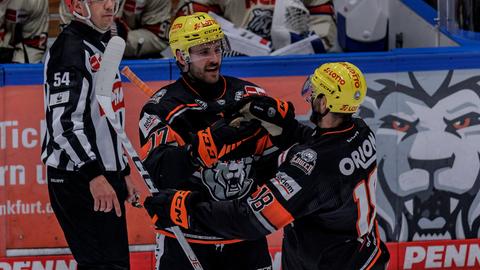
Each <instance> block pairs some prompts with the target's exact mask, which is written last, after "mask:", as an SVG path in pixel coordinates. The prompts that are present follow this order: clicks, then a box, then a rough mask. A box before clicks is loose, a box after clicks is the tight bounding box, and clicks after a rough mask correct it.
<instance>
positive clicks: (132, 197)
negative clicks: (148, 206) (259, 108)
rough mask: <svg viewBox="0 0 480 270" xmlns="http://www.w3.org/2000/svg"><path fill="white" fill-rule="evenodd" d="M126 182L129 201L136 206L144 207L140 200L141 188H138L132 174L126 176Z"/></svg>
mask: <svg viewBox="0 0 480 270" xmlns="http://www.w3.org/2000/svg"><path fill="white" fill-rule="evenodd" d="M125 184H126V185H127V191H128V196H127V200H126V201H127V202H129V203H131V204H132V205H133V206H134V207H142V205H141V204H140V202H139V201H138V200H139V199H140V190H139V189H138V188H137V186H136V185H135V183H133V181H132V178H131V177H130V175H127V176H125Z"/></svg>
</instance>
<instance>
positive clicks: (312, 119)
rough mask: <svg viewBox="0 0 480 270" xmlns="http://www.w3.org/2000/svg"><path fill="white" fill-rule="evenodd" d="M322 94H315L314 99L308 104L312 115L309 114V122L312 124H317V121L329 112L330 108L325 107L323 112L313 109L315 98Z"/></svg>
mask: <svg viewBox="0 0 480 270" xmlns="http://www.w3.org/2000/svg"><path fill="white" fill-rule="evenodd" d="M322 96H323V95H322V94H320V95H319V96H317V97H316V98H315V99H312V101H310V105H311V107H312V115H310V122H312V123H313V124H315V125H317V124H318V122H320V121H321V120H322V118H323V117H325V115H327V114H328V113H329V112H330V109H329V108H326V109H325V111H324V112H323V113H320V112H317V111H316V110H315V106H314V104H313V103H314V102H315V100H316V99H317V98H321V97H322Z"/></svg>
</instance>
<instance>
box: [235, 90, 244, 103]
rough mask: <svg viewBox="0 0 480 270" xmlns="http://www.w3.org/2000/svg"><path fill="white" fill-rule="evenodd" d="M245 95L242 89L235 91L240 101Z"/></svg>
mask: <svg viewBox="0 0 480 270" xmlns="http://www.w3.org/2000/svg"><path fill="white" fill-rule="evenodd" d="M242 97H243V92H242V91H237V92H235V101H239V100H240V99H242Z"/></svg>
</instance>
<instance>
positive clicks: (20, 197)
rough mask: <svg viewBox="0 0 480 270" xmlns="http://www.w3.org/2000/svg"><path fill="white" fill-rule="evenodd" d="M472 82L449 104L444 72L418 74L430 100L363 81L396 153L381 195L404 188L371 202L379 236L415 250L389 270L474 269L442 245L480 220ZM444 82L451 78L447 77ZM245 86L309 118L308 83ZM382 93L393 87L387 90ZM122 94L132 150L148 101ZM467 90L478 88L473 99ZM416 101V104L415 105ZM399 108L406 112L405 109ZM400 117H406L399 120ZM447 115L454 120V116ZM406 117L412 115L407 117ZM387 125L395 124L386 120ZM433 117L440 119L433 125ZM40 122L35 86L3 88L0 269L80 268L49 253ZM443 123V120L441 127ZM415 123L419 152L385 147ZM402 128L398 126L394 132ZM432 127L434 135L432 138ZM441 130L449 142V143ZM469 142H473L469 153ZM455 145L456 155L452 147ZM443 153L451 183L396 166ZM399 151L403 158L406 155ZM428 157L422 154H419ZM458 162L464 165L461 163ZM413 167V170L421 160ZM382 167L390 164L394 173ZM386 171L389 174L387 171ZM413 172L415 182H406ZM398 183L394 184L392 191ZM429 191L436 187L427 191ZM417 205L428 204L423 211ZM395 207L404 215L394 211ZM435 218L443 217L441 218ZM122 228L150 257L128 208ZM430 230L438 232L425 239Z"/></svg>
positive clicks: (147, 265)
mask: <svg viewBox="0 0 480 270" xmlns="http://www.w3.org/2000/svg"><path fill="white" fill-rule="evenodd" d="M452 72H453V71H452ZM455 72H457V71H455ZM449 74H450V73H449ZM458 74H460V75H461V76H459V75H458ZM472 74H473V73H471V72H469V71H464V72H463V73H462V72H458V73H456V76H457V77H455V76H453V78H455V80H454V82H457V81H462V80H463V81H462V84H461V85H460V86H458V84H457V85H456V86H455V87H457V88H459V89H460V90H462V91H460V90H458V89H457V88H455V89H456V90H455V91H457V92H458V93H457V94H455V95H454V94H452V93H453V92H452V91H453V90H451V89H450V88H448V87H445V89H443V88H441V87H442V85H448V83H444V84H442V85H440V86H436V85H434V83H433V82H436V81H439V82H441V81H442V80H443V79H442V78H443V77H441V75H442V74H441V73H440V72H437V73H435V74H433V73H431V74H430V73H429V74H428V76H426V75H425V76H424V74H420V75H422V76H424V77H421V76H420V75H419V78H420V79H421V81H422V83H423V84H425V87H423V88H422V89H427V90H429V91H432V90H431V89H435V87H437V88H438V87H440V88H439V89H440V90H438V91H437V92H438V93H439V94H433V92H432V93H430V92H429V91H426V90H422V89H420V88H419V86H418V84H417V83H413V82H412V83H407V82H408V80H410V79H412V78H414V76H413V75H412V74H406V73H405V74H369V75H370V76H369V78H368V83H369V87H371V88H369V93H370V94H369V95H372V96H371V97H369V99H368V100H367V102H365V104H364V106H366V108H367V109H369V110H365V112H367V113H370V112H371V113H370V114H369V115H366V116H365V117H364V118H370V119H371V121H372V123H374V124H376V125H377V128H378V129H380V131H381V132H380V133H378V135H377V144H378V145H379V148H380V147H381V145H380V144H379V142H381V140H382V137H383V141H384V142H388V143H390V144H388V146H389V149H390V150H391V151H393V153H390V154H388V151H386V152H387V154H384V155H382V156H381V157H379V158H382V159H388V158H390V159H391V160H387V161H384V162H383V163H382V164H383V165H384V167H385V168H384V170H383V172H386V173H384V175H383V177H384V178H385V180H386V181H384V182H381V184H382V185H383V187H382V188H383V189H386V188H391V189H392V191H395V192H396V191H398V190H397V187H401V188H403V189H402V190H401V192H399V193H398V194H395V196H391V193H392V192H389V193H388V194H389V196H390V197H391V199H392V202H391V206H389V207H384V205H385V202H386V201H387V200H388V199H390V197H389V196H386V195H383V196H377V198H379V199H382V203H383V204H382V205H380V204H379V207H383V208H382V211H379V212H378V214H379V215H378V216H379V219H380V218H383V223H382V224H381V226H383V228H384V230H383V233H384V234H386V235H389V236H390V237H391V238H390V239H389V241H394V240H395V239H396V241H413V242H400V243H393V242H392V243H388V248H389V250H390V253H391V261H390V265H389V269H390V270H394V269H480V241H479V239H472V240H439V239H442V238H443V239H446V238H448V237H451V238H455V237H457V238H461V237H463V238H472V237H476V235H478V224H479V223H478V216H479V215H478V213H479V212H480V211H479V210H478V209H480V208H479V204H480V203H478V202H479V201H480V196H478V197H477V196H476V194H478V192H476V191H477V190H478V185H477V184H476V183H477V179H479V178H478V170H477V171H474V172H472V173H466V172H469V170H470V169H471V168H473V169H471V170H474V169H475V168H478V166H479V165H478V152H477V150H475V149H473V148H475V147H470V145H473V146H475V142H477V145H478V140H477V139H475V138H472V139H471V141H468V140H466V139H468V138H469V137H468V136H473V135H478V134H479V133H478V130H477V129H478V126H479V124H478V121H477V120H478V119H477V120H475V119H476V118H475V117H476V116H477V114H475V113H474V112H476V111H477V106H478V104H480V103H478V100H479V97H480V95H479V94H477V92H478V93H480V90H478V91H477V88H478V84H477V80H472V79H470V78H469V77H470V76H472ZM464 77H465V78H466V79H465V78H464ZM446 78H452V76H451V74H450V75H448V76H446ZM407 79H408V80H407ZM420 79H419V80H420ZM247 80H249V81H251V82H254V83H256V84H258V85H259V86H261V87H263V88H265V90H266V91H267V93H269V94H270V95H272V96H275V97H278V98H282V99H286V100H290V101H292V102H293V103H294V105H295V109H296V114H297V117H300V118H303V119H305V118H306V116H307V115H308V110H309V105H308V104H307V103H306V102H305V101H304V100H303V99H302V98H301V96H300V94H299V91H300V89H301V87H302V85H303V83H304V80H305V76H292V77H268V78H247ZM445 80H446V79H445ZM397 81H398V82H397ZM429 81H432V82H431V83H430V82H429ZM427 82H428V83H429V84H427ZM167 83H169V81H158V82H149V83H148V85H149V86H150V87H152V88H153V89H159V88H161V86H163V85H166V84H167ZM400 83H401V84H404V85H412V87H413V86H416V87H417V88H418V89H413V88H412V89H410V88H407V87H405V86H402V87H403V88H400V89H404V90H403V91H404V93H402V96H400V98H404V99H405V100H403V99H400V98H399V97H398V96H397V95H398V93H397V92H398V91H396V89H395V88H394V87H393V86H396V85H397V84H400ZM384 85H387V86H389V87H390V88H389V87H384ZM434 86H435V87H434ZM123 87H124V89H125V100H126V112H127V114H126V115H127V118H126V131H127V134H128V136H129V138H130V140H131V141H132V143H133V144H134V146H135V147H136V148H137V149H138V116H139V113H140V109H141V107H142V105H143V104H144V102H145V101H146V99H147V97H146V96H145V95H144V94H143V93H142V92H141V91H140V90H138V89H136V87H135V86H134V85H132V84H130V83H124V85H123ZM475 87H477V88H475ZM377 88H378V89H377ZM405 89H406V90H405ZM452 89H453V88H452ZM465 89H466V90H465ZM468 89H475V91H476V92H474V94H475V95H474V94H472V91H470V90H468ZM394 90H395V91H394ZM416 93H420V94H421V95H420V94H418V96H415V95H414V94H416ZM373 94H375V95H373ZM392 96H393V97H392ZM393 101H395V102H393ZM464 103H465V104H464ZM392 104H393V105H392ZM452 104H453V105H452ZM402 106H409V107H406V108H403V107H402ZM450 106H454V108H453V109H452V108H450ZM443 107H445V108H443ZM398 111H401V112H402V113H398ZM452 111H459V112H455V113H452ZM407 112H408V113H410V114H411V115H407V114H406V113H407ZM440 112H444V114H445V115H446V116H443V115H442V114H441V113H440ZM450 114H452V115H450ZM386 116H388V117H386ZM392 116H394V117H393V118H392ZM375 117H377V118H378V119H377V118H375ZM422 117H424V118H425V119H423V118H422ZM437 117H438V118H439V119H438V121H437V119H436V118H437ZM43 118H44V109H43V91H42V86H41V85H30V86H6V87H2V88H1V89H0V270H7V269H8V270H11V269H22V270H25V269H52V270H54V269H61V270H64V269H69V270H74V269H76V263H75V262H74V261H73V260H72V257H71V256H69V255H62V256H52V255H54V254H64V253H61V252H62V251H63V252H65V250H63V249H62V248H65V247H66V246H67V245H66V242H65V240H64V236H63V233H62V231H61V230H60V227H59V225H58V222H57V220H56V218H55V216H54V215H53V212H52V209H51V206H50V203H49V199H48V193H47V186H46V176H45V168H44V167H43V164H42V163H41V161H40V149H41V144H42V134H43V123H42V119H43ZM404 118H405V119H406V120H405V119H404ZM417 118H418V119H421V121H420V120H417ZM477 118H478V117H477ZM372 119H373V120H372ZM385 119H393V120H392V123H391V125H383V126H381V125H380V126H379V125H378V123H381V121H383V122H385V121H386V120H385ZM445 119H449V120H448V121H446V120H445ZM407 120H408V121H407ZM383 122H382V123H383ZM417 122H418V123H419V125H420V124H421V125H425V127H422V128H420V126H419V128H418V129H412V130H411V131H409V132H410V133H408V134H407V133H406V132H403V133H405V134H407V135H408V136H409V137H408V139H409V140H411V139H412V138H413V137H414V136H417V138H420V135H423V134H422V133H425V139H422V140H420V139H419V142H421V144H420V146H421V147H414V146H413V145H414V144H413V143H411V142H410V141H409V140H400V139H397V137H395V140H385V138H386V137H387V139H390V137H388V136H398V133H399V132H400V133H401V132H402V129H400V127H402V128H405V127H406V126H408V127H413V126H414V124H415V125H417V124H416V123H417ZM400 124H402V125H401V126H400ZM407 124H408V125H407ZM443 125H449V126H451V128H450V129H448V127H443ZM372 126H373V125H372ZM437 128H439V130H438V131H437V130H436V129H437ZM452 130H453V131H452ZM465 130H466V131H465ZM427 131H428V132H427ZM447 131H448V132H450V133H452V132H453V133H454V134H453V135H449V133H448V132H447ZM415 132H416V133H415ZM403 133H402V134H403ZM417 133H418V134H417ZM432 134H433V135H434V136H433V138H434V139H435V138H437V139H438V140H439V143H438V144H436V145H435V147H433V146H430V147H426V146H425V145H428V143H430V142H431V141H433V140H432ZM407 135H405V136H407ZM447 135H448V137H447ZM462 136H463V137H465V138H466V139H465V140H464V141H465V142H466V143H465V144H461V139H462V138H463V137H462ZM444 137H445V139H444ZM422 138H423V137H422ZM447 139H448V140H449V143H448V144H450V142H456V141H455V140H458V141H459V142H458V144H452V145H453V146H452V149H450V147H446V146H448V145H446V144H445V143H443V144H442V143H441V142H444V141H446V140H447ZM392 141H393V142H396V143H398V146H397V145H392V144H391V142H392ZM469 142H471V143H470V144H468V143H469ZM385 145H386V144H385ZM445 145H446V146H445ZM457 145H460V146H462V147H460V146H458V147H457ZM415 146H416V144H415ZM439 146H444V148H445V149H443V150H445V151H447V150H452V151H454V153H453V154H450V152H448V157H450V156H452V157H456V158H457V159H459V160H464V161H465V162H455V163H454V164H453V165H452V166H451V167H452V168H450V169H456V170H455V171H454V172H455V173H451V174H449V175H447V176H448V177H447V176H442V175H441V173H435V174H432V175H431V176H429V175H428V174H427V173H424V172H423V171H424V170H426V169H424V168H423V167H422V166H424V164H420V165H418V166H417V165H416V167H415V168H410V167H408V166H407V165H410V163H409V162H402V163H399V162H398V160H399V158H400V156H401V155H400V154H403V153H405V159H406V160H410V161H411V159H409V158H410V157H411V156H412V155H413V154H417V155H420V157H423V156H422V155H425V153H424V152H428V153H430V152H432V153H433V154H432V155H433V157H429V156H427V157H423V159H424V160H425V162H424V163H425V164H427V165H428V164H433V163H431V162H429V161H431V160H433V159H434V158H435V157H436V155H437V154H438V153H437V152H438V151H439V149H440V150H441V148H442V147H439ZM407 147H410V148H411V149H410V148H408V149H410V150H411V152H408V153H407V151H406V150H405V149H407ZM477 148H478V147H477ZM384 149H385V148H384ZM398 149H402V151H399V150H398ZM424 149H428V150H427V151H425V150H424ZM472 149H473V150H472ZM433 150H436V151H437V152H435V151H433ZM470 150H472V151H470ZM470 152H472V153H470ZM407 154H408V155H407ZM460 157H462V158H463V157H464V158H465V159H460ZM415 160H416V161H418V160H420V158H417V159H415ZM447 161H448V160H447ZM466 161H468V162H466ZM452 162H453V161H452ZM447 163H448V162H447ZM398 164H400V165H402V164H403V165H404V167H405V168H404V171H405V175H403V176H402V177H400V176H398V175H396V174H393V173H396V172H397V171H399V169H398V168H399V167H398V166H397V165H398ZM448 164H450V163H448ZM386 165H390V167H387V166H386ZM392 167H393V168H395V170H393V169H391V168H392ZM456 167H459V168H456ZM132 168H133V166H132ZM447 169H448V168H447ZM447 169H445V170H447ZM410 173H416V174H414V175H411V176H410ZM462 174H464V175H462ZM132 175H133V177H134V181H136V182H137V183H138V184H139V186H144V185H143V182H142V180H141V179H140V177H139V175H138V174H137V173H136V172H135V171H134V170H133V173H132ZM439 175H440V176H442V177H444V178H440V179H439V180H435V181H433V182H432V183H431V184H430V182H428V179H430V178H432V179H434V177H438V176H439ZM407 176H408V177H407ZM419 177H420V178H419ZM429 177H430V178H429ZM411 179H414V180H417V182H415V183H416V184H417V185H412V183H413V182H411V181H410V182H408V181H407V180H411ZM418 179H427V180H424V181H423V182H421V183H420V184H423V185H424V186H425V188H423V186H418V185H419V184H418V183H419V182H418ZM397 180H398V181H399V183H396V181H397ZM382 181H383V180H382ZM384 183H385V185H384ZM405 183H408V184H405ZM387 184H388V185H387ZM429 185H436V186H435V187H434V188H432V189H429V188H428V187H429ZM440 189H443V190H442V192H443V193H441V192H439V190H440ZM430 193H432V194H430ZM142 194H143V197H145V196H146V194H147V189H146V188H143V190H142ZM459 194H460V195H461V196H460V195H459ZM427 195H428V196H427ZM467 195H468V196H467ZM414 196H418V197H419V198H420V199H418V200H413V199H411V198H412V197H414ZM422 196H423V197H422ZM448 196H450V197H448ZM399 199H401V203H399V202H398V200H399ZM430 201H431V203H430ZM458 201H460V202H458ZM423 202H428V203H424V205H422V203H423ZM434 202H435V203H434ZM379 203H380V202H379ZM414 203H415V205H414ZM438 205H440V206H438ZM397 206H401V207H402V208H401V209H397V208H394V207H397ZM414 206H415V209H423V210H422V211H412V209H414ZM437 209H439V210H438V211H437ZM440 210H442V211H440ZM446 210H450V211H446ZM400 212H401V213H402V215H403V216H405V218H404V219H403V220H404V222H399V220H396V218H397V217H398V216H399V215H397V213H400ZM444 212H445V213H444ZM454 215H456V216H454ZM412 217H413V218H412ZM463 220H464V221H463ZM127 221H128V228H129V239H130V243H131V245H133V246H141V247H142V246H145V245H147V247H149V248H150V247H151V245H152V244H154V230H153V226H152V225H151V224H150V221H149V218H148V216H147V215H146V213H145V211H144V210H138V209H135V208H131V207H127ZM457 221H458V222H457ZM406 222H412V224H408V226H407V225H406ZM445 224H446V225H445ZM452 224H453V225H452ZM444 227H445V228H447V229H448V230H449V231H446V230H447V229H445V228H444ZM410 228H414V229H411V231H409V232H408V234H407V233H403V234H400V235H401V236H402V237H405V239H403V238H400V239H397V238H395V237H398V235H399V232H404V231H406V230H407V229H410ZM452 228H454V229H452ZM433 230H434V231H435V232H434V233H431V231H433ZM459 232H460V233H459ZM454 233H455V234H454ZM472 235H474V236H472ZM392 239H393V240H392ZM436 239H437V240H436ZM416 240H422V241H416ZM423 240H428V241H423ZM269 243H270V248H271V255H272V259H273V264H274V269H275V270H278V269H280V267H281V265H280V264H281V232H277V233H275V234H274V235H272V236H269ZM134 250H135V249H134ZM136 250H137V251H143V252H132V255H131V256H132V257H131V258H132V266H133V267H132V269H134V270H143V269H152V268H153V267H152V266H153V264H154V262H153V260H154V258H153V254H152V252H151V250H152V249H151V248H150V249H147V250H145V249H136ZM40 255H42V256H40ZM45 255H46V256H45Z"/></svg>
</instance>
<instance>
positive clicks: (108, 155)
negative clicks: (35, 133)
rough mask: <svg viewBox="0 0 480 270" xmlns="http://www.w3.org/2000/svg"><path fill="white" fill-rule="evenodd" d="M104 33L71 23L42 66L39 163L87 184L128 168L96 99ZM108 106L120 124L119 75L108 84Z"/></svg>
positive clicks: (122, 110) (118, 142)
mask: <svg viewBox="0 0 480 270" xmlns="http://www.w3.org/2000/svg"><path fill="white" fill-rule="evenodd" d="M103 37H104V35H103V34H102V33H99V32H97V31H95V30H94V29H93V28H91V27H89V26H88V25H86V24H84V23H81V22H77V21H74V22H72V23H71V24H70V25H69V26H68V27H66V28H65V29H64V30H63V31H62V33H61V34H60V35H59V36H58V38H57V40H56V41H55V43H54V44H53V45H52V47H51V48H50V50H49V51H48V52H47V55H46V60H45V68H44V107H45V120H46V133H45V134H44V135H45V136H44V141H43V145H42V161H43V162H44V163H45V164H46V165H47V166H50V167H54V168H57V169H61V170H66V171H78V172H80V173H82V174H83V175H85V177H87V179H88V180H91V179H92V178H93V177H95V176H97V175H100V174H102V173H103V172H104V171H110V172H112V171H117V172H118V171H123V170H126V169H127V170H128V169H129V168H128V160H127V158H126V156H125V155H124V152H123V149H122V145H121V140H120V138H119V137H118V136H117V134H116V132H115V130H114V129H113V127H112V126H111V125H110V123H109V122H108V120H107V118H106V116H105V114H104V112H103V111H102V109H101V108H100V106H99V104H98V102H97V100H96V98H95V85H96V81H97V80H101V79H102V78H99V77H98V76H97V71H98V70H99V68H100V63H101V58H102V55H103V51H104V50H105V43H103V42H102V38H103ZM112 91H113V94H112V107H113V110H114V111H115V113H116V116H117V117H119V118H118V119H120V122H121V125H122V126H124V124H125V105H124V97H123V90H122V83H121V79H120V74H119V72H118V71H117V76H116V79H115V81H114V82H112Z"/></svg>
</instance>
